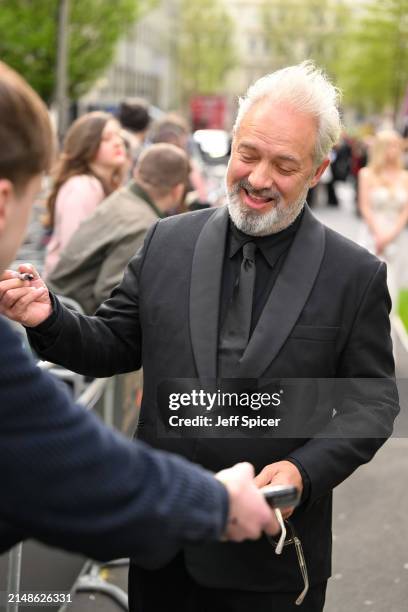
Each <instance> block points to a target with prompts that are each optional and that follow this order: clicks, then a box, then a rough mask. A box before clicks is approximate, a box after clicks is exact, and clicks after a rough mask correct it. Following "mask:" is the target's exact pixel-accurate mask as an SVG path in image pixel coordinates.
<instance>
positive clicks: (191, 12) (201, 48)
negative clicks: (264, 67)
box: [176, 0, 236, 104]
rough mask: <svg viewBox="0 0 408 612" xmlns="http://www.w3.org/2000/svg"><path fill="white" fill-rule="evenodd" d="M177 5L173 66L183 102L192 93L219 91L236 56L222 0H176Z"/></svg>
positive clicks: (230, 25) (228, 17) (213, 92)
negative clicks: (177, 1) (177, 0)
mask: <svg viewBox="0 0 408 612" xmlns="http://www.w3.org/2000/svg"><path fill="white" fill-rule="evenodd" d="M178 6H179V13H178V14H179V20H178V28H179V29H178V32H177V49H176V53H177V57H176V66H177V70H178V85H179V91H180V94H181V103H182V104H186V103H187V102H188V100H189V98H190V96H192V95H194V94H217V93H220V92H222V91H223V85H224V78H225V76H226V74H227V72H228V71H229V70H230V69H231V68H233V67H234V65H235V63H236V58H235V53H234V48H233V23H232V20H231V18H230V16H229V15H228V13H227V12H226V11H225V9H224V7H223V5H222V0H194V1H192V0H180V1H179V3H178Z"/></svg>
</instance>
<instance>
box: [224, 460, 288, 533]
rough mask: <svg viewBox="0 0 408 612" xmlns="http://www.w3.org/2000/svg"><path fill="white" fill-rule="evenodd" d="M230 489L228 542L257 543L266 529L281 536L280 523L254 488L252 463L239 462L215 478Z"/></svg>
mask: <svg viewBox="0 0 408 612" xmlns="http://www.w3.org/2000/svg"><path fill="white" fill-rule="evenodd" d="M215 477H216V478H217V479H218V480H220V481H221V482H222V483H223V484H224V485H225V487H226V488H227V491H228V495H229V514H228V522H227V526H226V530H225V533H224V538H223V539H225V540H232V541H233V542H242V540H246V539H249V540H256V539H258V538H259V537H260V536H261V534H262V531H263V530H265V531H267V532H268V533H271V534H272V535H275V534H277V533H279V531H280V528H279V524H278V521H277V520H276V517H275V515H274V513H273V512H272V510H271V508H270V507H269V506H268V504H267V503H266V501H265V500H264V498H263V495H262V493H261V492H260V491H259V489H258V488H257V487H256V485H255V481H254V468H253V467H252V465H251V464H250V463H238V464H237V465H235V466H234V467H232V468H229V469H227V470H222V471H221V472H218V474H216V475H215Z"/></svg>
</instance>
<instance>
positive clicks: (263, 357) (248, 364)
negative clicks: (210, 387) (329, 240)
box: [238, 207, 325, 378]
mask: <svg viewBox="0 0 408 612" xmlns="http://www.w3.org/2000/svg"><path fill="white" fill-rule="evenodd" d="M324 248H325V231H324V226H323V225H322V224H321V223H320V222H319V221H317V219H316V218H315V217H314V216H313V214H312V213H311V211H310V209H309V208H308V207H306V209H305V212H304V215H303V219H302V222H301V225H300V227H299V229H298V231H297V234H296V236H295V238H294V241H293V244H292V246H291V248H290V251H289V253H288V255H287V257H286V260H285V262H284V264H283V267H282V270H281V272H280V274H279V276H278V278H277V280H276V283H275V285H274V287H273V289H272V291H271V294H270V296H269V298H268V300H267V302H266V304H265V307H264V309H263V311H262V314H261V316H260V318H259V321H258V324H257V326H256V328H255V330H254V331H253V334H252V336H251V339H250V341H249V343H248V346H247V348H246V350H245V353H244V354H243V356H242V358H241V361H240V368H239V373H238V376H239V378H258V377H259V376H261V375H262V374H263V373H264V372H265V370H266V368H267V367H268V365H269V364H270V363H271V362H272V361H273V360H274V359H275V357H276V356H277V354H278V352H279V351H280V349H281V348H282V346H283V344H284V343H285V341H286V339H287V337H288V336H289V334H290V332H291V330H292V328H293V326H294V325H295V323H296V321H297V319H298V318H299V315H300V313H301V312H302V310H303V307H304V305H305V303H306V301H307V299H308V297H309V295H310V292H311V290H312V287H313V284H314V282H315V280H316V276H317V274H318V272H319V269H320V265H321V262H322V258H323V254H324Z"/></svg>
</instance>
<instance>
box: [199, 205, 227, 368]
mask: <svg viewBox="0 0 408 612" xmlns="http://www.w3.org/2000/svg"><path fill="white" fill-rule="evenodd" d="M227 229H228V209H227V207H226V206H225V207H222V208H219V209H218V210H217V211H216V212H215V213H214V214H212V215H211V217H210V218H209V219H208V221H207V223H206V224H205V225H204V227H203V229H202V231H201V233H200V236H199V238H198V240H197V244H196V247H195V250H194V256H193V264H192V271H191V288H190V334H191V343H192V346H193V354H194V359H195V363H196V367H197V372H198V375H199V377H200V379H203V378H212V379H215V377H216V374H217V350H218V313H219V306H220V291H221V278H222V271H223V264H224V252H225V241H226V236H227Z"/></svg>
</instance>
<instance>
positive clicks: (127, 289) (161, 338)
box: [30, 208, 398, 591]
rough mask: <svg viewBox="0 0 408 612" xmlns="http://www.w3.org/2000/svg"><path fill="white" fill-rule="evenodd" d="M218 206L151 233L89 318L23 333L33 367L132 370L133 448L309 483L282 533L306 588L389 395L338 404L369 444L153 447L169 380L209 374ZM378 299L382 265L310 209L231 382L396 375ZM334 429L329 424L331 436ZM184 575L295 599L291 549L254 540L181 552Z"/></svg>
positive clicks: (386, 412)
mask: <svg viewBox="0 0 408 612" xmlns="http://www.w3.org/2000/svg"><path fill="white" fill-rule="evenodd" d="M227 228H228V213H227V210H226V208H221V209H217V210H214V209H213V210H208V211H207V210H206V211H202V212H197V213H191V214H187V215H181V216H177V217H172V218H168V219H165V220H163V221H160V222H159V223H157V224H156V225H155V226H154V227H153V228H152V229H151V231H150V232H149V233H148V235H147V237H146V240H145V245H144V247H143V249H142V250H141V251H140V252H139V253H138V254H137V255H136V256H135V258H134V259H133V260H132V261H131V262H130V264H129V266H128V268H127V270H126V272H125V275H124V278H123V281H122V283H121V284H120V285H119V286H118V287H117V288H116V289H115V290H114V291H113V293H112V296H111V297H110V299H109V300H107V301H106V302H105V303H104V304H103V305H102V306H101V307H100V308H99V310H98V311H97V313H96V316H95V317H83V316H80V315H77V314H75V313H72V312H70V311H68V310H66V309H64V308H62V307H61V305H59V304H58V302H55V309H54V314H53V315H52V316H51V317H50V318H49V319H48V320H47V321H46V322H44V323H43V324H42V325H41V326H39V327H38V328H36V329H35V330H32V331H31V332H30V337H31V341H32V342H33V344H34V347H35V349H36V350H37V351H39V352H40V353H41V354H42V356H43V357H45V358H47V359H51V360H54V361H57V362H59V363H63V364H64V365H65V366H66V367H69V368H71V369H73V370H76V371H79V372H83V373H86V374H89V375H92V376H108V375H111V374H114V373H117V372H126V371H130V370H133V369H137V368H139V367H140V365H143V367H144V396H143V406H142V412H141V417H140V423H139V428H138V436H139V437H140V438H142V439H143V440H145V441H148V442H149V443H150V444H152V445H153V446H156V447H160V448H165V449H167V450H171V451H175V452H177V453H180V454H182V455H184V456H185V457H188V458H189V459H192V460H194V461H196V462H198V463H201V464H202V465H204V466H205V467H207V468H208V469H211V470H219V469H221V468H224V467H226V466H228V465H231V464H233V463H235V462H237V461H242V460H248V461H250V462H252V463H253V464H254V465H255V467H256V470H257V471H259V470H260V469H262V468H263V467H264V466H265V465H267V464H269V463H273V462H275V461H279V460H282V459H287V458H290V459H291V460H293V461H294V462H295V463H297V464H298V465H299V466H301V467H302V469H303V470H304V471H305V472H306V473H307V475H308V477H309V479H310V493H309V496H308V499H307V502H306V503H304V504H302V505H301V506H300V507H299V508H298V509H297V510H296V512H295V514H294V516H293V521H294V524H295V526H296V527H297V530H298V532H299V536H300V538H301V540H302V543H303V547H304V551H305V556H306V560H307V564H308V568H309V574H310V580H311V583H312V584H313V583H314V584H316V583H318V582H321V581H323V580H325V579H326V578H327V577H328V576H329V574H330V557H331V503H332V498H331V491H332V489H333V487H335V486H336V485H337V484H339V483H340V482H341V481H342V480H344V479H345V478H346V477H347V476H349V475H350V474H351V473H352V472H353V471H354V470H355V469H356V468H357V467H358V466H359V465H360V464H362V463H365V462H367V461H369V460H370V459H371V457H372V456H373V455H374V453H375V452H376V451H377V449H378V448H379V447H380V445H381V444H382V443H383V441H384V439H385V438H386V437H387V436H388V435H389V434H390V433H391V431H392V423H393V419H394V418H395V415H396V413H397V412H398V407H397V400H396V395H395V387H394V385H393V384H391V386H384V388H383V390H382V393H381V394H380V395H378V394H377V395H374V396H373V397H372V398H371V400H370V402H369V404H368V405H367V404H364V405H362V404H361V402H359V401H358V400H356V399H355V398H353V397H351V396H350V397H347V398H344V403H343V404H342V405H340V406H336V410H337V411H338V415H337V423H339V422H340V423H342V422H343V424H344V427H345V429H346V430H348V432H349V434H350V432H352V427H353V418H354V417H355V415H358V416H359V419H361V418H363V419H367V421H368V422H369V421H377V420H378V421H381V423H382V429H381V432H382V435H381V436H379V437H366V438H352V437H350V435H347V436H344V437H339V438H335V437H333V432H335V431H336V429H333V428H334V427H335V425H334V421H333V424H331V423H329V424H328V426H327V434H328V435H327V437H325V436H324V435H323V437H319V438H312V439H299V438H292V439H290V438H286V439H283V438H282V439H259V438H256V439H250V438H246V439H169V438H159V437H158V434H157V423H158V421H159V420H160V418H161V417H160V413H159V411H158V407H157V386H158V384H159V383H160V382H161V381H163V380H165V379H171V378H196V377H200V378H201V379H208V378H209V379H211V378H214V377H215V376H216V375H217V371H216V370H217V343H218V309H219V302H220V287H221V282H222V268H223V259H224V250H225V242H226V235H227ZM389 309H390V299H389V295H388V291H387V286H386V268H385V265H384V264H383V263H380V262H379V260H378V259H376V258H375V257H374V256H372V255H371V254H370V253H368V252H367V251H366V250H363V249H361V248H360V247H359V246H357V245H356V244H354V243H353V242H350V241H349V240H347V239H345V238H343V237H342V236H340V235H339V234H337V233H335V232H333V231H331V230H330V229H328V228H326V227H325V226H323V225H322V224H321V223H320V222H318V221H317V220H316V219H315V218H314V217H313V215H312V213H311V212H310V210H309V209H306V210H305V214H304V215H303V218H302V221H301V225H300V227H299V230H298V232H297V234H296V236H295V239H294V241H293V244H292V246H291V249H290V251H289V253H288V255H287V257H286V260H285V262H284V265H283V267H282V269H281V271H280V274H279V276H278V279H277V281H276V283H275V285H274V287H273V290H272V292H271V294H270V296H269V298H268V300H267V303H266V305H265V307H264V310H263V312H262V315H261V317H260V319H259V321H258V324H257V326H256V328H255V330H254V332H253V334H252V336H251V339H250V342H249V344H248V346H247V349H246V351H245V353H244V355H243V357H242V359H241V362H240V371H239V373H238V375H239V376H240V377H242V378H259V377H269V378H276V377H280V378H294V377H301V378H314V377H319V378H334V377H340V378H355V377H357V378H359V377H363V378H388V377H392V376H393V373H394V363H393V357H392V346H391V340H390V325H389V317H388V313H389ZM337 426H338V425H337ZM186 562H187V567H188V570H189V572H190V573H191V574H192V575H193V577H194V578H195V579H196V580H197V581H198V582H200V583H202V584H204V585H208V586H213V587H226V588H228V587H230V588H238V589H247V590H258V591H274V590H277V591H296V590H301V588H302V584H301V578H300V572H299V570H298V567H297V561H296V554H295V551H294V550H293V547H285V549H284V552H283V554H282V556H281V557H278V556H276V555H275V554H274V552H273V550H272V548H271V546H270V544H269V543H268V542H267V541H266V540H265V539H262V540H260V541H258V542H255V543H244V544H239V545H236V544H221V543H220V544H210V545H205V546H200V547H194V548H192V547H191V548H188V549H186Z"/></svg>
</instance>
